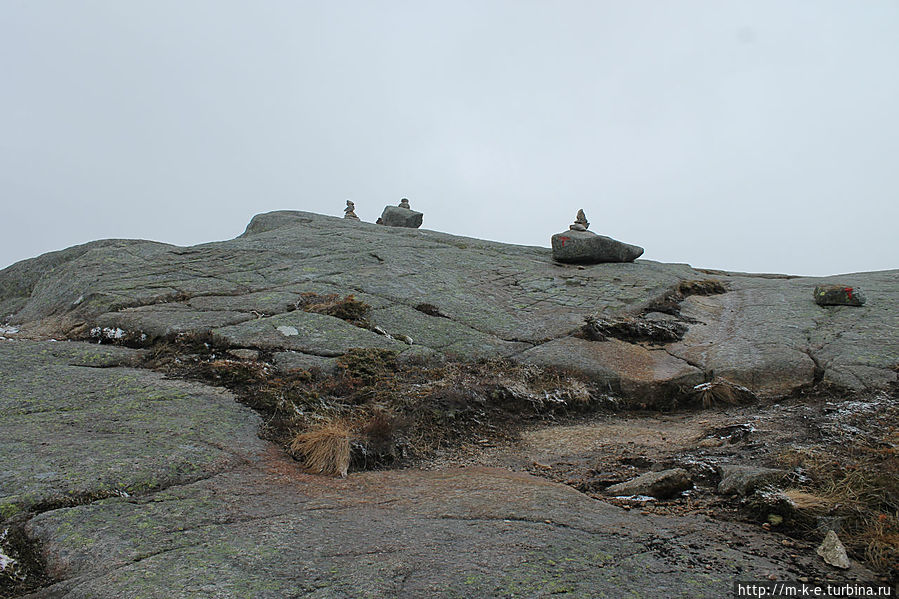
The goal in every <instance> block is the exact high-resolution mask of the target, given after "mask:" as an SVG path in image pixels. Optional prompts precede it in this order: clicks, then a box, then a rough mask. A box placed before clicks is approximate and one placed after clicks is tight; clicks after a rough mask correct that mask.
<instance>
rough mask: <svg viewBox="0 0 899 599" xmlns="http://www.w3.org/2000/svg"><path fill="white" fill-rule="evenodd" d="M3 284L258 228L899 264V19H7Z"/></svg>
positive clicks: (134, 6)
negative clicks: (361, 224)
mask: <svg viewBox="0 0 899 599" xmlns="http://www.w3.org/2000/svg"><path fill="white" fill-rule="evenodd" d="M0 75H2V79H0V198H2V210H0V223H2V226H0V267H3V266H6V265H8V264H11V263H13V262H15V261H17V260H20V259H23V258H27V257H31V256H35V255H38V254H40V253H43V252H46V251H50V250H55V249H61V248H63V247H67V246H70V245H74V244H77V243H83V242H86V241H90V240H93V239H100V238H108V237H117V238H146V239H154V240H159V241H165V242H169V243H175V244H179V245H188V244H195V243H200V242H205V241H213V240H219V239H228V238H231V237H234V236H235V235H238V234H239V233H241V232H242V231H243V229H244V227H245V226H246V224H247V222H248V221H249V219H250V218H251V216H252V215H253V214H256V213H260V212H267V211H270V210H278V209H296V210H309V211H314V212H320V213H325V214H333V215H342V213H343V207H344V205H345V203H344V200H345V199H347V198H351V199H353V200H354V201H355V202H356V206H357V213H358V214H359V216H360V217H361V218H362V219H363V220H368V221H374V220H375V219H376V218H377V216H378V215H379V214H380V211H381V209H382V208H383V207H384V205H385V204H388V203H391V204H395V203H397V202H398V201H399V199H400V198H401V197H404V196H405V197H408V198H410V200H411V202H412V207H413V208H414V209H418V210H421V211H423V212H424V213H425V224H424V227H425V228H431V229H436V230H440V231H446V232H450V233H456V234H460V235H468V236H473V237H480V238H486V239H494V240H498V241H505V242H510V243H520V244H528V245H541V246H547V247H548V245H549V238H550V236H551V235H552V234H553V233H555V232H558V231H561V230H564V229H567V226H568V224H570V223H571V221H572V220H573V218H574V216H575V212H577V209H578V208H584V210H585V211H586V213H587V217H588V218H589V219H590V221H591V223H592V224H591V230H596V231H597V232H599V233H602V234H606V235H610V236H612V237H615V238H617V239H620V240H622V241H627V242H630V243H635V244H638V245H641V246H643V247H645V248H646V253H645V254H644V258H647V259H653V260H660V261H665V262H688V263H690V264H693V265H694V266H699V267H709V268H724V269H728V270H744V271H759V272H786V273H793V274H834V273H841V272H851V271H864V270H880V269H888V268H899V235H897V232H896V223H897V217H899V208H897V204H899V202H897V199H899V2H897V1H896V0H884V1H878V0H864V1H851V0H838V1H827V0H802V1H799V0H771V1H766V0H747V1H737V0H732V1H729V0H703V1H691V0H678V1H672V0H657V1H650V0H635V1H630V0H628V1H624V0H615V1H611V0H589V1H583V2H580V1H573V0H559V1H549V0H546V1H539V2H537V1H529V0H514V1H499V0H477V1H471V2H469V1H460V0H452V1H450V0H442V1H440V2H435V1H426V0H412V1H408V2H401V1H393V0H381V1H377V2H375V1H365V2H362V1H349V0H347V1H340V2H328V1H324V0H323V1H321V2H302V1H298V0H290V1H275V0H264V1H262V0H260V1H249V0H247V1H242V2H237V1H233V0H208V1H205V0H152V1H136V0H135V1H123V0H108V1H88V0H59V1H52V0H0Z"/></svg>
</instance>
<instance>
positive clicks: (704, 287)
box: [677, 279, 727, 297]
mask: <svg viewBox="0 0 899 599" xmlns="http://www.w3.org/2000/svg"><path fill="white" fill-rule="evenodd" d="M726 291H727V288H725V287H724V284H723V283H722V282H721V281H718V280H716V279H703V280H697V281H681V282H680V283H679V284H678V286H677V292H678V293H679V294H680V295H681V296H682V297H687V296H689V295H719V294H721V293H725V292H726Z"/></svg>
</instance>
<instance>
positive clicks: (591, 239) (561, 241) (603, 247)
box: [552, 229, 643, 264]
mask: <svg viewBox="0 0 899 599" xmlns="http://www.w3.org/2000/svg"><path fill="white" fill-rule="evenodd" d="M552 247H553V260H557V261H559V262H572V263H576V264H599V263H601V262H633V261H634V260H636V259H637V258H639V257H640V256H642V255H643V248H641V247H639V246H636V245H631V244H629V243H622V242H621V241H616V240H614V239H612V238H611V237H606V236H604V235H597V234H596V233H594V232H592V231H578V230H575V229H571V230H568V231H565V232H564V233H556V234H555V235H553V236H552Z"/></svg>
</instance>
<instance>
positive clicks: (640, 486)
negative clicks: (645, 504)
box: [606, 468, 693, 499]
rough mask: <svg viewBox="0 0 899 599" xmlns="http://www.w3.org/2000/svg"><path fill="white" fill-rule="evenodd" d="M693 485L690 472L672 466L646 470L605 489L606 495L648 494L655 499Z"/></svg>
mask: <svg viewBox="0 0 899 599" xmlns="http://www.w3.org/2000/svg"><path fill="white" fill-rule="evenodd" d="M692 486H693V481H692V480H690V474H689V473H688V472H687V471H686V470H684V469H683V468H672V469H671V470H662V471H661V472H647V473H646V474H643V475H641V476H638V477H637V478H635V479H632V480H629V481H627V482H623V483H618V484H617V485H612V486H611V487H609V488H607V489H606V494H607V495H615V496H620V495H648V496H649V497H655V498H657V499H668V498H669V497H674V496H675V495H677V494H678V493H681V492H682V491H686V490H687V489H689V488H691V487H692Z"/></svg>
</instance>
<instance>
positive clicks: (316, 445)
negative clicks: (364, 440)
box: [290, 419, 354, 477]
mask: <svg viewBox="0 0 899 599" xmlns="http://www.w3.org/2000/svg"><path fill="white" fill-rule="evenodd" d="M353 436H354V435H353V428H352V426H351V425H350V423H349V422H347V421H345V420H340V419H333V420H330V421H327V422H324V423H322V424H319V425H316V426H312V427H310V428H309V429H307V430H305V431H303V432H301V433H299V434H297V435H296V436H295V437H294V438H293V441H291V443H290V451H291V453H293V454H294V455H295V456H298V457H299V458H300V459H301V460H302V461H303V463H304V465H305V466H306V467H307V468H308V469H309V470H311V471H313V472H316V473H318V474H326V475H333V476H344V477H345V476H346V475H347V472H348V471H349V467H350V442H351V441H352V440H353Z"/></svg>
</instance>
